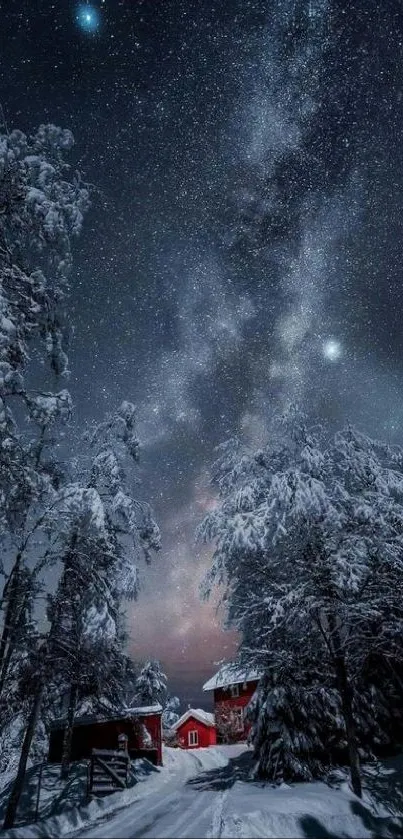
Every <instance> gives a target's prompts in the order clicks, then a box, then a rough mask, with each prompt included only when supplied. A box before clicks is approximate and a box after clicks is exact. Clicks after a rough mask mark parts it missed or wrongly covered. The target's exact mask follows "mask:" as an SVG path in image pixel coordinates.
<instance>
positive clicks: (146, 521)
mask: <svg viewBox="0 0 403 839" xmlns="http://www.w3.org/2000/svg"><path fill="white" fill-rule="evenodd" d="M87 442H88V443H89V454H90V458H89V462H88V465H87V474H86V475H85V469H84V470H83V471H84V474H82V479H83V478H84V477H85V478H86V480H85V486H84V487H83V486H81V485H73V486H72V487H71V492H70V494H69V495H68V496H67V502H66V506H65V510H64V511H63V514H64V518H65V527H64V531H63V532H62V536H61V541H62V543H63V548H62V551H61V558H62V566H63V567H62V574H61V577H60V582H59V585H58V588H57V591H56V594H55V596H54V598H52V602H51V608H50V613H49V617H50V621H51V631H50V633H51V638H52V643H53V644H54V645H55V644H56V641H57V646H58V648H59V650H60V656H61V659H62V660H64V662H65V670H66V673H65V679H66V681H67V684H68V691H69V703H68V712H67V725H66V731H65V743H64V750H63V760H62V773H63V775H66V774H67V771H68V764H69V758H70V745H71V736H72V730H73V724H74V718H75V714H76V709H77V703H78V701H79V699H80V696H81V697H84V696H85V695H86V693H87V695H88V694H91V692H92V694H94V693H95V695H98V696H100V694H101V693H102V695H103V699H104V700H105V699H106V698H107V699H108V700H109V702H110V703H111V704H115V705H116V704H120V699H121V690H120V684H121V678H119V676H120V674H121V676H123V673H124V672H125V671H126V670H127V662H126V656H125V654H124V641H125V632H124V615H123V607H124V601H125V600H127V599H133V598H136V597H137V594H138V588H139V563H140V561H141V559H144V560H145V561H146V562H149V560H150V557H151V552H152V551H153V550H157V549H158V548H159V532H158V528H157V526H156V524H155V522H154V521H153V519H152V516H151V511H150V509H149V507H148V505H146V504H144V503H140V502H139V501H137V500H136V499H135V498H134V496H133V489H134V487H133V481H134V478H135V475H134V474H132V472H131V470H132V467H133V465H136V464H137V460H138V450H139V445H138V440H137V437H136V432H135V409H134V406H133V405H131V404H130V403H128V402H123V403H122V405H121V406H120V407H119V408H118V410H117V411H116V412H115V413H114V414H111V415H109V416H108V417H107V418H106V420H105V421H104V422H102V423H101V424H99V425H97V426H96V427H95V428H93V429H92V431H91V433H90V435H87ZM58 515H59V517H60V511H59V513H58ZM59 541H60V540H59ZM97 682H98V689H95V685H96V683H97Z"/></svg>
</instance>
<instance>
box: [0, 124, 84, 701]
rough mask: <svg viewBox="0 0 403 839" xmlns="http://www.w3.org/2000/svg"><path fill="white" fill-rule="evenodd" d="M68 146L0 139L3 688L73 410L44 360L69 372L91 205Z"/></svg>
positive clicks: (46, 137) (53, 133) (65, 137)
mask: <svg viewBox="0 0 403 839" xmlns="http://www.w3.org/2000/svg"><path fill="white" fill-rule="evenodd" d="M72 145H73V137H72V134H71V132H69V131H67V130H62V129H60V128H57V127H56V126H53V125H47V126H46V125H43V126H40V128H39V129H38V131H37V132H36V133H35V134H34V135H32V136H30V137H28V136H26V135H25V134H23V133H22V132H21V131H12V132H11V133H8V134H2V135H0V446H1V451H2V457H1V458H0V524H1V547H2V552H3V555H2V562H1V566H0V570H1V573H2V576H3V593H2V595H1V601H0V602H1V605H2V608H3V630H2V636H1V641H0V667H1V671H0V684H1V687H2V688H3V687H4V684H5V680H6V677H7V672H8V668H9V665H10V660H11V656H12V654H13V650H14V649H15V644H16V637H17V635H19V636H21V622H23V620H24V612H25V608H26V607H25V602H26V597H29V596H30V595H29V593H28V590H27V581H28V578H27V572H26V568H27V567H28V566H30V567H31V565H32V556H33V555H35V556H36V557H38V537H39V534H40V531H41V526H42V525H43V524H44V518H43V507H44V505H45V506H46V505H52V503H53V502H54V491H55V490H57V488H58V486H59V484H60V478H61V475H60V470H59V469H58V468H56V465H55V462H54V460H53V459H52V457H51V456H50V453H49V443H50V442H51V440H50V437H51V434H52V431H53V430H54V429H55V427H56V425H57V423H58V422H60V421H62V422H63V421H65V420H66V419H67V418H68V416H69V414H70V409H71V404H70V397H69V394H68V392H67V391H66V390H65V389H62V390H60V389H55V391H50V390H49V383H48V381H47V378H46V377H47V373H46V372H45V370H46V368H45V367H44V366H42V365H43V363H44V362H45V361H48V370H49V371H50V372H53V374H55V375H56V376H58V375H65V374H66V373H67V355H66V352H65V349H64V347H63V339H64V334H65V332H66V328H67V324H65V323H64V313H63V302H64V300H65V298H66V295H67V293H68V273H69V269H70V266H71V240H72V238H73V237H74V236H76V235H78V234H79V232H80V229H81V224H82V220H83V215H84V213H85V212H86V210H87V208H88V206H89V194H88V189H87V188H86V187H85V186H84V185H83V184H82V182H81V181H80V178H79V176H78V175H77V173H76V174H73V173H72V172H71V170H70V168H69V166H68V165H67V163H66V162H65V156H66V154H68V153H69V151H70V149H71V147H72ZM34 381H35V388H34V387H33V382H34ZM41 387H42V389H38V388H41ZM42 532H43V528H42ZM29 554H30V559H31V564H30V562H29V561H28V555H29ZM32 579H34V578H32Z"/></svg>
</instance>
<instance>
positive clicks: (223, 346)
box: [0, 0, 403, 705]
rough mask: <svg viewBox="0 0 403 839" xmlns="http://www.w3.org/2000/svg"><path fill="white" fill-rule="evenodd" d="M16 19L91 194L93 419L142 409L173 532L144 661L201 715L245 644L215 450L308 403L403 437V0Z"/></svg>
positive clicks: (14, 57)
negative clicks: (210, 577) (279, 411)
mask: <svg viewBox="0 0 403 839" xmlns="http://www.w3.org/2000/svg"><path fill="white" fill-rule="evenodd" d="M0 11H1V18H0V50H1V68H0V102H1V104H2V106H3V109H4V113H5V117H6V120H7V124H8V127H9V128H20V129H22V130H24V131H28V132H29V131H30V130H31V129H34V128H35V127H36V126H37V125H39V124H40V123H43V122H54V123H56V124H59V125H61V126H62V127H67V128H71V129H72V131H73V133H74V136H75V139H76V149H75V160H74V165H75V166H77V167H78V168H79V169H80V170H81V171H82V173H83V177H84V179H85V180H87V181H88V182H90V183H91V184H93V206H92V210H91V212H90V214H89V216H88V217H87V219H86V223H85V227H84V232H83V235H82V237H81V239H80V240H79V242H78V243H77V246H76V249H75V257H76V258H75V269H74V272H73V275H72V278H71V286H72V294H71V302H70V307H71V311H70V316H71V320H72V321H73V322H74V324H75V333H74V336H73V340H72V343H71V348H70V351H69V355H70V366H71V370H72V376H71V380H70V385H69V386H70V389H71V392H72V395H73V398H74V402H75V406H76V417H75V422H76V425H77V426H78V427H83V426H84V424H85V422H86V421H87V420H90V419H92V418H94V417H95V418H99V417H101V416H102V415H103V413H104V411H105V410H109V409H112V408H114V407H115V406H116V405H117V404H118V403H119V402H120V401H121V400H122V399H124V398H126V399H130V400H131V401H133V402H135V403H136V404H137V406H138V417H139V435H140V441H141V444H142V461H141V470H140V472H141V478H142V481H143V487H142V490H141V492H142V493H143V496H144V498H146V499H147V500H149V501H150V502H151V503H152V505H153V508H154V511H155V514H156V517H157V520H158V523H159V525H160V527H161V531H162V538H163V550H162V552H161V554H160V555H159V556H157V557H156V559H155V561H154V562H153V565H152V566H151V568H150V569H147V571H146V572H145V573H144V575H143V580H144V584H143V591H142V593H141V596H140V597H139V600H138V603H136V604H134V605H133V606H131V607H130V612H129V625H130V632H131V645H130V649H131V651H132V652H133V655H134V656H135V657H137V658H141V657H148V656H155V657H158V658H160V659H161V660H162V663H163V664H164V666H165V668H166V670H167V672H168V675H169V677H170V687H171V689H172V690H173V691H177V692H179V693H180V695H181V698H182V700H183V701H184V702H185V703H187V702H191V703H192V704H193V703H196V702H197V704H200V702H201V701H203V698H202V696H201V692H200V686H201V684H202V683H203V681H204V679H205V678H207V677H208V676H209V675H210V674H211V673H212V672H213V671H214V669H215V666H214V662H216V661H218V660H220V659H223V658H225V657H228V656H230V655H231V653H232V651H233V649H234V646H235V639H234V637H233V636H231V635H230V634H228V633H224V632H223V631H222V630H221V629H220V623H219V619H217V618H216V615H215V606H214V604H201V603H200V601H199V598H198V584H199V581H200V579H201V577H202V576H203V573H204V571H205V569H206V567H207V565H208V559H209V551H208V550H207V549H205V548H202V549H200V548H196V547H195V545H194V531H195V527H196V526H197V524H198V522H199V521H200V519H201V517H202V516H203V513H204V511H205V510H206V509H208V507H209V505H211V504H212V503H214V500H213V498H212V496H211V491H210V489H209V485H208V470H209V465H210V464H211V462H212V460H213V459H214V451H213V450H214V446H216V445H217V444H218V443H220V442H222V441H223V440H225V439H227V438H228V437H229V436H233V435H236V434H238V435H241V436H243V437H244V439H246V440H248V441H249V442H251V443H252V444H253V445H256V446H258V445H260V444H261V443H262V441H263V440H264V439H265V429H266V426H267V421H268V418H269V416H270V413H271V411H272V410H273V409H274V408H278V407H282V406H284V405H286V404H287V403H288V402H290V401H294V400H297V401H298V402H299V403H300V404H302V405H303V407H304V408H305V409H306V410H307V412H308V413H309V414H310V415H311V416H312V418H314V419H316V418H320V419H322V420H326V421H327V422H328V423H329V425H330V427H339V426H340V425H341V424H342V423H343V422H344V421H346V420H347V419H348V420H351V421H353V422H355V423H356V424H357V425H358V426H359V427H360V428H361V429H362V430H364V431H367V432H369V433H371V434H373V435H376V436H377V437H382V438H385V439H388V440H390V441H393V442H403V430H402V429H403V426H402V421H403V327H402V324H403V318H402V313H403V310H402V266H403V213H402V207H403V201H402V194H403V4H402V3H401V2H400V0H399V2H398V0H394V2H392V0H383V2H375V1H374V0H344V2H342V0H311V2H309V0H300V2H299V1H298V0H227V2H223V0H203V2H200V0H94V2H93V3H91V4H90V5H88V4H85V3H81V4H80V3H76V2H74V0H53V2H52V0H3V2H0ZM87 18H88V19H87ZM203 704H205V705H206V699H205V698H204V701H203Z"/></svg>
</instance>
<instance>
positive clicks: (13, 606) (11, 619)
mask: <svg viewBox="0 0 403 839" xmlns="http://www.w3.org/2000/svg"><path fill="white" fill-rule="evenodd" d="M20 563H21V554H20V553H18V554H17V557H16V560H15V563H14V567H13V569H12V571H11V574H10V576H9V578H8V581H7V583H6V586H5V589H4V595H3V597H6V598H7V600H6V610H5V615H4V622H3V630H2V633H1V639H0V672H1V689H2V688H3V686H4V682H5V679H6V675H7V669H8V663H9V658H10V657H7V652H8V647H9V645H10V643H12V639H13V634H14V629H15V624H16V622H17V615H18V604H17V599H18V576H19V570H20ZM1 689H0V692H1Z"/></svg>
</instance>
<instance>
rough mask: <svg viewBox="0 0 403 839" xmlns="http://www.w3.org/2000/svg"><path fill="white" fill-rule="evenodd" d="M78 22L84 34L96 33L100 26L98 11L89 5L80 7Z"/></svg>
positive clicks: (77, 15)
mask: <svg viewBox="0 0 403 839" xmlns="http://www.w3.org/2000/svg"><path fill="white" fill-rule="evenodd" d="M76 20H77V23H78V25H79V26H80V28H81V29H83V31H84V32H96V31H97V30H98V28H99V25H100V17H99V14H98V10H97V9H95V8H94V6H89V5H88V4H86V5H84V4H81V6H78V8H77V14H76Z"/></svg>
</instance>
